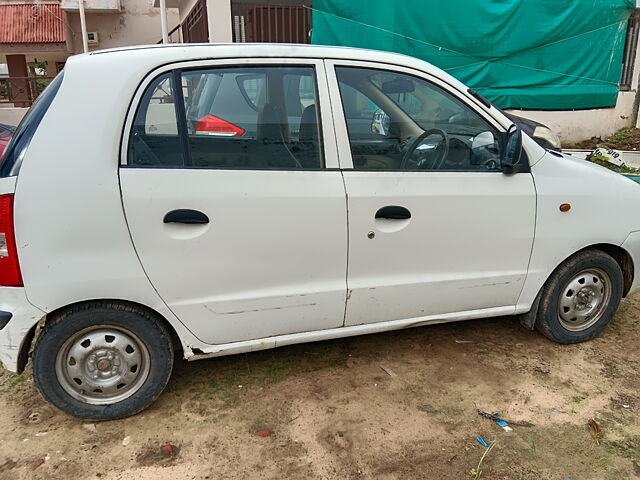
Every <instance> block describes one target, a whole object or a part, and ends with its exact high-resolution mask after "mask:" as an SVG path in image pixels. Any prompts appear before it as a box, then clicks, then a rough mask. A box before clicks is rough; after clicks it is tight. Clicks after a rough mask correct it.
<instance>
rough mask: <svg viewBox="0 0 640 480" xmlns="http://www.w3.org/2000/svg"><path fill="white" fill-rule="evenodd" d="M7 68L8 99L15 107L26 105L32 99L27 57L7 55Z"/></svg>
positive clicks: (29, 103) (28, 104)
mask: <svg viewBox="0 0 640 480" xmlns="http://www.w3.org/2000/svg"><path fill="white" fill-rule="evenodd" d="M6 57H7V67H8V69H9V84H10V100H11V101H12V102H13V104H14V105H15V106H16V107H28V106H30V105H31V100H33V98H32V95H31V88H30V85H29V79H28V78H27V77H29V70H28V69H27V58H26V57H25V56H24V55H7V56H6Z"/></svg>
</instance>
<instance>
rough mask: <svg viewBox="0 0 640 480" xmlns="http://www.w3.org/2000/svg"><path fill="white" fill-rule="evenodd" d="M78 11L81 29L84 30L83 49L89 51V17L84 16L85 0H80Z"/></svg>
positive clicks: (85, 51)
mask: <svg viewBox="0 0 640 480" xmlns="http://www.w3.org/2000/svg"><path fill="white" fill-rule="evenodd" d="M78 12H79V13H80V30H81V31H82V51H83V52H84V53H87V52H88V51H89V43H88V41H89V40H88V39H87V19H86V18H85V17H84V0H78Z"/></svg>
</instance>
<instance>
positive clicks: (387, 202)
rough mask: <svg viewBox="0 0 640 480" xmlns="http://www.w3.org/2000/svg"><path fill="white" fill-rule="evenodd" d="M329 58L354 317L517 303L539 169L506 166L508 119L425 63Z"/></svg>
mask: <svg viewBox="0 0 640 480" xmlns="http://www.w3.org/2000/svg"><path fill="white" fill-rule="evenodd" d="M326 63H327V71H328V78H329V82H330V88H331V96H332V101H333V109H334V112H335V117H334V118H335V122H336V137H337V142H338V148H339V155H340V160H341V165H342V167H343V177H344V182H345V187H346V191H347V198H348V211H349V257H348V263H349V268H348V279H347V284H348V290H349V294H348V301H347V311H346V319H345V324H346V325H359V324H365V323H372V322H380V321H388V320H399V319H409V318H425V320H434V321H436V320H438V319H447V318H473V317H476V316H484V315H487V314H509V313H513V312H514V307H515V305H516V302H517V299H518V296H519V294H520V291H521V289H522V286H523V283H524V280H525V277H526V274H527V266H528V261H529V256H530V252H531V247H532V243H533V235H534V221H535V208H536V196H535V189H534V184H533V178H532V176H531V174H530V173H518V174H514V175H505V174H504V173H502V172H501V166H500V154H501V149H502V139H503V136H504V127H503V126H501V125H499V124H498V123H497V122H496V121H495V120H493V119H492V118H491V117H489V116H487V115H486V114H485V113H481V112H480V109H479V107H477V106H476V107H471V106H470V105H468V104H467V102H466V101H465V100H464V99H463V98H462V96H461V95H460V94H459V93H458V94H455V93H452V92H451V90H452V88H451V87H448V86H447V85H446V84H444V82H442V81H439V80H438V79H436V78H432V77H430V76H428V75H426V74H424V73H422V72H417V71H414V70H410V69H405V68H402V67H397V68H395V67H394V68H390V67H389V66H388V65H378V64H373V63H364V62H358V63H356V64H354V63H353V62H341V61H327V62H326ZM341 111H342V112H343V113H342V114H340V112H341ZM367 124H368V125H370V128H369V129H368V130H367V129H366V128H364V127H363V125H367Z"/></svg>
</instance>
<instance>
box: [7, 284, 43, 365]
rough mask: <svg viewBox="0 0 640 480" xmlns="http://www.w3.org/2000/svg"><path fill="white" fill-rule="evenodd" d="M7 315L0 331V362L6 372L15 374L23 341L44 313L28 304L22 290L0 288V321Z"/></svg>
mask: <svg viewBox="0 0 640 480" xmlns="http://www.w3.org/2000/svg"><path fill="white" fill-rule="evenodd" d="M8 314H11V317H10V318H9V320H8V321H7V323H6V324H5V326H4V327H3V328H1V329H0V362H2V365H3V366H4V368H6V369H7V370H10V371H12V372H17V371H18V363H19V362H18V359H19V356H20V352H21V351H22V347H23V346H24V345H25V340H26V339H27V337H28V335H29V332H30V331H31V329H32V328H33V327H34V326H35V325H36V324H37V323H38V322H39V321H40V319H41V318H42V317H44V315H45V312H43V311H42V310H40V309H39V308H36V307H34V306H33V305H31V303H29V301H28V300H27V296H26V294H25V291H24V288H18V287H0V320H2V319H3V318H4V320H6V319H7V317H8ZM2 323H3V322H1V321H0V325H1V324H2Z"/></svg>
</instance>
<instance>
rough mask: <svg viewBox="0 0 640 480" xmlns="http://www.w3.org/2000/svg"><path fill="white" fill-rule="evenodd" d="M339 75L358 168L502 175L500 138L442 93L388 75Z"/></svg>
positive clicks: (351, 71) (363, 71)
mask: <svg viewBox="0 0 640 480" xmlns="http://www.w3.org/2000/svg"><path fill="white" fill-rule="evenodd" d="M336 74H337V78H338V82H339V87H340V94H341V99H342V105H343V110H344V114H345V120H346V123H347V129H348V131H349V142H350V146H351V154H352V159H353V166H354V168H355V169H359V170H452V171H500V150H501V135H500V133H499V132H498V131H497V130H496V129H495V128H494V127H492V126H491V125H490V124H489V123H488V122H487V121H486V120H484V119H483V118H482V117H480V116H479V115H478V114H477V113H476V112H474V111H473V110H471V109H470V108H469V107H468V106H466V105H465V104H464V103H463V102H461V101H460V100H458V99H457V98H455V97H454V96H452V95H450V94H449V93H447V92H446V91H444V90H442V89H441V88H439V87H437V86H435V85H433V84H431V83H429V82H427V81H426V80H423V79H421V78H418V77H414V76H412V75H407V74H403V73H399V72H390V71H386V70H377V69H367V68H356V67H337V68H336Z"/></svg>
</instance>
